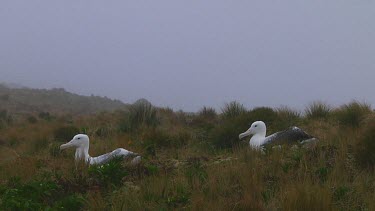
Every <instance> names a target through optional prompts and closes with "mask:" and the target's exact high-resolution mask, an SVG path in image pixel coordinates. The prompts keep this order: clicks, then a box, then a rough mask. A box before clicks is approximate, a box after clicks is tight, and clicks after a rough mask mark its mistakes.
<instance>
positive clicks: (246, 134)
mask: <svg viewBox="0 0 375 211" xmlns="http://www.w3.org/2000/svg"><path fill="white" fill-rule="evenodd" d="M249 135H251V132H250V130H248V131H246V132H244V133H241V134H240V135H239V136H238V137H239V138H240V140H241V139H243V138H245V137H246V136H249Z"/></svg>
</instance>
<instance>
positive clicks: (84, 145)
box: [60, 134, 141, 165]
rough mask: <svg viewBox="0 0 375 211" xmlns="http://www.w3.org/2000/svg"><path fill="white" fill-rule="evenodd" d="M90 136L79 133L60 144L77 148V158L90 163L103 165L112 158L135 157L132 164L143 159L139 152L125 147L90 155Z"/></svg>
mask: <svg viewBox="0 0 375 211" xmlns="http://www.w3.org/2000/svg"><path fill="white" fill-rule="evenodd" d="M89 144H90V141H89V137H88V136H87V135H85V134H78V135H75V136H74V137H73V139H72V140H71V141H69V142H68V143H66V144H63V145H61V146H60V149H61V150H63V149H66V148H70V147H75V148H76V154H75V160H76V161H79V160H84V161H86V162H87V163H89V164H90V165H95V164H96V165H102V164H105V163H107V162H108V161H110V160H112V159H113V158H115V157H124V158H126V157H134V158H133V160H132V161H131V163H132V164H137V163H139V162H140V161H141V156H138V154H137V153H134V152H131V151H128V150H126V149H123V148H118V149H115V150H113V151H112V152H109V153H107V154H104V155H100V156H98V157H91V156H90V155H89Z"/></svg>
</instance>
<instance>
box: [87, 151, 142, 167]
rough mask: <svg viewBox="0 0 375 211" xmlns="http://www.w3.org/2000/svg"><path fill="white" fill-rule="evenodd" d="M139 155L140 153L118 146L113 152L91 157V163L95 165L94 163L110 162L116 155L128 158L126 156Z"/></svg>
mask: <svg viewBox="0 0 375 211" xmlns="http://www.w3.org/2000/svg"><path fill="white" fill-rule="evenodd" d="M137 155H138V154H137V153H134V152H131V151H128V150H126V149H123V148H118V149H115V150H113V151H112V152H109V153H106V154H103V155H100V156H98V157H92V158H91V159H90V164H91V165H93V164H97V165H102V164H105V163H107V162H109V161H110V160H112V159H113V158H115V157H123V158H126V157H129V156H137Z"/></svg>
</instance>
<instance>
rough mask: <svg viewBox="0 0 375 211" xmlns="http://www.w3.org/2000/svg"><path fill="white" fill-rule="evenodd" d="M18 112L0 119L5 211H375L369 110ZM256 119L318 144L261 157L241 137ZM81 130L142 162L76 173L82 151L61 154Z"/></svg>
mask: <svg viewBox="0 0 375 211" xmlns="http://www.w3.org/2000/svg"><path fill="white" fill-rule="evenodd" d="M0 96H2V95H1V94H0ZM12 98H13V95H11V94H10V95H9V96H8V97H3V98H1V99H0V100H12ZM12 111H13V109H9V110H6V111H4V112H0V123H1V125H2V127H1V128H0V129H1V133H0V150H1V153H0V169H1V171H0V209H1V210H181V209H187V210H303V209H306V210H374V209H375V202H374V201H375V193H374V190H375V171H374V170H375V168H374V167H375V157H374V153H373V152H374V151H375V132H374V131H375V114H374V112H373V111H372V110H371V108H370V106H368V105H367V104H363V103H359V102H351V103H349V104H346V105H343V106H341V107H338V108H331V107H329V106H327V105H325V104H322V103H314V104H312V105H310V106H308V108H307V109H306V113H305V115H301V113H299V112H297V111H294V110H292V109H290V108H287V107H281V108H278V109H273V108H268V107H259V108H254V109H246V108H245V107H244V106H243V105H241V104H239V103H237V102H232V103H229V104H227V105H225V106H224V108H223V109H222V113H217V112H216V111H215V109H213V108H209V107H204V108H202V109H201V110H200V111H199V112H197V113H185V112H183V111H178V112H174V111H173V110H171V109H168V108H157V107H154V106H152V105H151V104H150V103H149V102H147V101H144V100H142V101H139V102H137V103H135V104H134V105H132V106H130V107H127V108H124V109H122V110H117V111H107V112H94V113H93V114H82V115H79V116H75V115H72V114H73V113H66V112H56V113H54V112H50V111H48V113H47V111H43V112H44V113H42V112H41V111H38V110H35V111H32V112H27V113H24V114H20V113H17V112H16V113H13V112H12ZM14 116H17V118H13V117H14ZM31 117H33V118H31ZM256 120H263V121H265V122H266V124H267V125H268V133H272V132H276V131H277V130H280V129H285V128H287V127H289V126H292V125H298V126H299V127H301V128H303V129H304V130H306V131H308V132H309V133H310V134H312V135H314V136H316V137H318V138H319V139H320V142H319V143H318V144H317V145H316V146H315V147H313V148H302V147H300V148H292V147H290V148H288V147H285V148H282V149H280V150H268V151H267V152H266V153H265V154H264V153H261V152H259V151H254V150H252V149H250V148H249V147H248V140H246V141H240V140H238V134H239V133H241V132H244V131H245V130H246V129H248V127H249V125H250V123H252V122H253V121H256ZM78 132H84V133H87V134H88V135H89V136H90V141H91V143H90V154H91V155H93V156H96V155H99V154H103V153H106V152H109V151H111V150H113V149H115V148H118V147H123V148H126V149H129V150H132V151H135V152H138V153H140V154H141V155H142V156H143V160H142V162H141V164H140V165H137V166H131V165H130V164H129V162H127V161H123V160H121V159H118V160H113V161H111V162H109V163H108V164H106V165H103V166H90V167H88V166H86V165H85V164H82V163H79V164H77V165H76V164H75V162H74V150H66V151H60V150H59V146H60V144H61V143H62V142H66V141H68V140H70V139H71V138H72V137H73V135H75V134H76V133H78Z"/></svg>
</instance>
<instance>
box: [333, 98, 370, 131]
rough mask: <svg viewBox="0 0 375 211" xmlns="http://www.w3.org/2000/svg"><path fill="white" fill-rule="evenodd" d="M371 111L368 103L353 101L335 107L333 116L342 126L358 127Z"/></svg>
mask: <svg viewBox="0 0 375 211" xmlns="http://www.w3.org/2000/svg"><path fill="white" fill-rule="evenodd" d="M371 113H372V110H371V106H370V105H369V104H366V103H360V102H357V101H353V102H350V103H348V104H345V105H342V106H341V107H340V108H339V109H337V110H336V111H335V118H336V119H337V120H338V122H339V123H340V124H341V125H343V126H349V127H359V126H360V125H361V122H362V121H363V120H364V119H365V118H366V116H367V115H369V114H371Z"/></svg>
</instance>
